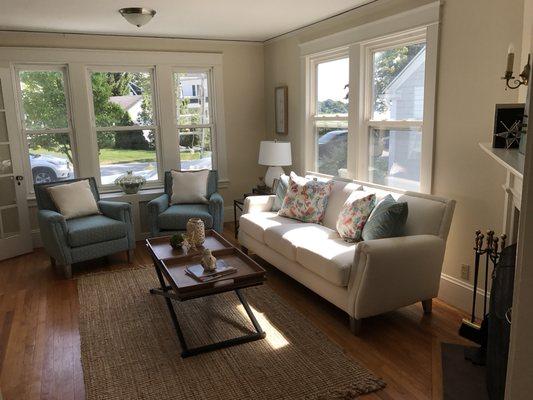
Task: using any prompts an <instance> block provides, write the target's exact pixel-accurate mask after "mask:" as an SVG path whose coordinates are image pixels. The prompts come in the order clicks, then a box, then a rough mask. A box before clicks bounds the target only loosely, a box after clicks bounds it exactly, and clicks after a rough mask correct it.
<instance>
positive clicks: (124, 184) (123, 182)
mask: <svg viewBox="0 0 533 400" xmlns="http://www.w3.org/2000/svg"><path fill="white" fill-rule="evenodd" d="M145 183H146V179H144V177H142V176H140V175H133V171H127V172H126V174H124V175H122V176H119V177H118V178H117V179H115V185H117V186H120V188H121V189H122V191H123V192H124V193H126V194H135V193H137V192H138V191H139V190H140V189H141V188H142V187H143V186H144V184H145Z"/></svg>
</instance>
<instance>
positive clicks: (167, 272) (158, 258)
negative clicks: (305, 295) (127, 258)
mask: <svg viewBox="0 0 533 400" xmlns="http://www.w3.org/2000/svg"><path fill="white" fill-rule="evenodd" d="M146 246H147V247H148V250H149V252H150V254H151V256H152V259H153V261H154V267H155V272H156V274H157V277H158V279H159V283H160V284H161V287H160V288H157V289H151V290H150V293H152V294H156V295H159V296H163V297H164V298H165V301H166V303H167V307H168V311H169V313H170V317H171V319H172V323H173V324H174V328H175V329H176V333H177V335H178V339H179V341H180V344H181V349H182V352H181V356H182V357H184V358H185V357H190V356H194V355H196V354H200V353H206V352H209V351H213V350H218V349H223V348H226V347H230V346H235V345H238V344H242V343H247V342H252V341H254V340H260V339H263V338H264V337H265V336H266V335H265V332H264V331H263V330H262V329H261V326H260V325H259V323H258V322H257V319H256V318H255V316H254V314H253V312H252V310H251V308H250V306H249V305H248V302H247V301H246V299H245V297H244V295H243V294H242V293H241V291H240V290H241V289H244V288H247V287H251V286H258V285H262V284H263V282H264V281H265V279H266V278H265V270H264V269H263V268H262V267H261V266H260V265H259V264H257V263H256V262H255V261H254V260H252V259H251V258H250V257H248V256H247V255H246V254H244V253H243V252H242V251H240V250H239V249H237V248H236V247H235V246H233V245H232V244H231V243H230V242H228V241H227V240H226V239H224V238H223V237H222V236H221V235H220V234H218V233H217V232H215V231H212V230H210V231H206V240H205V242H204V245H203V246H202V247H200V248H198V250H197V251H192V252H189V253H186V252H185V251H183V250H175V249H173V248H172V247H171V246H170V236H166V237H156V238H148V239H146ZM205 248H207V249H210V250H211V252H212V254H213V255H214V256H215V257H216V258H217V259H222V260H224V261H226V263H227V264H228V265H230V266H232V267H235V268H237V272H235V273H233V274H231V275H227V276H224V277H222V278H220V279H218V280H216V281H212V282H198V281H196V280H195V279H193V278H191V277H190V276H188V275H186V274H185V268H186V267H187V266H190V265H192V264H197V263H199V261H200V258H201V256H200V254H201V251H202V250H203V249H205ZM229 291H235V293H236V294H237V297H238V298H239V300H240V302H241V303H242V305H243V307H244V309H245V310H246V313H247V314H248V317H249V318H250V320H251V321H252V324H253V325H254V328H255V332H254V333H252V334H249V335H244V336H240V337H236V338H232V339H228V340H224V341H221V342H217V343H211V344H208V345H205V346H199V347H194V348H189V347H188V346H187V342H186V340H185V337H184V335H183V332H182V330H181V328H180V324H179V321H178V316H177V315H176V312H175V310H174V307H173V305H172V300H176V301H187V300H191V299H196V298H198V297H204V296H212V295H215V294H219V293H225V292H229Z"/></svg>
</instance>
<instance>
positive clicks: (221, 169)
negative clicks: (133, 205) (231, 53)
mask: <svg viewBox="0 0 533 400" xmlns="http://www.w3.org/2000/svg"><path fill="white" fill-rule="evenodd" d="M95 60H96V62H95ZM145 60H149V64H148V65H147V63H146V61H145ZM0 64H1V65H6V66H9V69H10V74H11V80H12V84H13V89H14V90H17V89H16V87H17V71H16V69H15V67H16V66H19V65H20V66H33V65H35V66H39V67H42V68H44V67H49V66H54V68H59V67H63V68H65V69H66V75H65V79H66V81H65V85H66V86H67V87H68V93H67V94H68V96H69V101H70V104H69V110H70V121H71V127H72V135H71V146H72V151H73V158H74V161H75V163H74V171H75V173H76V176H95V177H96V176H99V175H100V170H99V162H98V158H97V157H98V149H97V146H96V144H97V141H96V133H95V132H96V131H95V129H93V126H94V124H93V123H92V107H93V105H92V88H91V85H90V82H89V80H88V79H87V77H88V73H87V68H88V67H91V66H97V67H101V68H102V69H107V68H117V66H120V67H121V68H125V67H127V68H132V69H133V70H137V69H139V68H154V70H155V72H154V74H153V78H152V79H153V80H154V88H153V96H154V99H153V102H154V106H155V108H154V117H155V118H156V120H157V121H158V122H157V123H158V126H159V132H160V134H159V139H160V143H158V147H159V149H160V150H159V152H158V154H157V155H158V156H160V159H158V167H159V168H160V171H161V173H160V175H159V177H160V179H161V181H160V182H159V187H158V188H157V190H160V188H162V186H163V182H162V179H163V176H162V175H163V171H167V170H170V169H176V168H177V167H178V166H179V154H178V153H179V152H178V151H177V149H178V138H177V134H176V122H177V120H176V118H175V114H176V107H175V97H174V86H173V71H174V69H176V68H181V67H186V68H187V69H193V68H199V69H211V70H212V82H213V83H212V85H213V88H214V89H213V91H212V93H211V94H210V95H211V99H210V100H211V104H212V107H213V108H214V109H216V112H215V113H213V118H214V119H213V121H216V135H214V136H213V139H212V140H213V142H214V143H213V145H212V146H213V153H214V154H213V159H214V164H213V168H215V167H216V168H217V170H218V176H219V188H224V187H227V186H228V185H229V180H228V175H227V173H228V171H227V154H226V139H225V114H224V88H223V65H222V64H223V55H222V54H220V53H189V52H157V51H128V50H88V49H59V48H30V47H0ZM16 101H17V103H18V102H20V95H19V96H17V99H16ZM156 104H158V106H156ZM17 106H18V107H19V109H20V105H19V104H17ZM17 114H18V121H17V122H18V124H19V131H20V132H22V124H21V119H20V113H17ZM21 135H22V133H21ZM21 143H24V144H25V143H26V142H25V140H24V139H23V140H22V142H21ZM24 147H25V150H24V151H26V152H27V151H28V148H27V146H26V145H25V146H24ZM29 172H31V171H30V168H29V158H28V161H26V165H25V175H26V178H27V179H26V181H27V195H28V197H29V198H33V197H34V195H33V193H32V192H33V180H32V177H31V173H29ZM154 188H155V187H154ZM117 190H118V189H117V188H115V187H110V186H105V187H101V192H102V193H105V192H114V191H117Z"/></svg>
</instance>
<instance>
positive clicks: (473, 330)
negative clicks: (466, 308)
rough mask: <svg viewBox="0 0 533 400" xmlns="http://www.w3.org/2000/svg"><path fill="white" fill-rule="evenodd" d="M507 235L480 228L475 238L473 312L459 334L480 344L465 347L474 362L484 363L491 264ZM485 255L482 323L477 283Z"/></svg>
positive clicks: (503, 246)
mask: <svg viewBox="0 0 533 400" xmlns="http://www.w3.org/2000/svg"><path fill="white" fill-rule="evenodd" d="M506 239H507V236H506V235H505V234H503V235H501V236H500V238H498V237H494V231H492V230H489V231H487V236H486V237H485V235H483V234H482V233H481V231H480V230H477V231H476V234H475V239H474V290H473V295H472V314H471V316H470V319H467V318H465V319H463V321H462V323H461V327H460V328H459V335H461V336H462V337H464V338H466V339H468V340H471V341H473V342H474V343H477V344H479V345H480V347H479V348H474V349H471V348H470V349H465V357H466V358H467V359H469V360H471V361H472V362H473V363H474V364H479V365H484V364H485V354H486V345H487V324H488V314H487V292H488V279H489V266H490V264H491V263H492V264H493V267H494V266H495V265H496V264H497V262H498V260H499V258H500V255H501V250H503V249H504V248H505V241H506ZM483 255H484V256H485V283H484V295H483V319H482V321H481V324H477V323H476V298H477V285H478V280H479V267H480V262H481V257H482V256H483Z"/></svg>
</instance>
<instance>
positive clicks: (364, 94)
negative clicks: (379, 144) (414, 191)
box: [300, 2, 440, 193]
mask: <svg viewBox="0 0 533 400" xmlns="http://www.w3.org/2000/svg"><path fill="white" fill-rule="evenodd" d="M439 8H440V5H439V3H438V2H434V3H430V4H427V5H424V6H421V7H418V8H416V9H413V10H410V11H407V12H404V13H401V14H397V15H394V16H391V17H387V18H384V19H381V20H378V21H374V22H372V23H369V24H364V25H361V26H357V27H355V28H351V29H348V30H346V31H342V32H338V33H335V34H332V35H329V36H325V37H322V38H319V39H315V40H311V41H309V42H306V43H302V44H301V45H300V50H301V70H302V91H301V98H302V104H304V110H303V114H302V115H303V118H302V124H303V126H304V129H303V138H302V143H303V146H302V153H303V154H302V158H303V168H302V169H303V170H305V171H316V162H315V160H316V144H315V141H316V139H315V137H314V120H313V116H314V105H313V103H314V102H315V100H314V99H315V97H316V89H315V88H314V85H315V83H314V79H315V78H314V64H316V62H317V60H320V59H323V57H327V56H328V54H329V55H331V54H335V53H336V52H339V51H341V52H342V51H345V49H346V48H348V53H349V62H350V82H349V85H350V86H349V87H350V102H349V113H348V115H349V119H348V155H347V168H348V171H347V177H348V178H352V179H357V180H360V181H368V161H369V154H368V153H369V152H368V144H369V123H370V114H369V111H368V108H369V107H371V105H372V103H371V91H370V92H369V90H368V82H369V80H368V77H369V76H370V72H369V71H371V70H372V65H370V64H369V62H370V61H371V60H369V59H370V57H369V56H368V54H369V52H370V51H371V50H372V49H373V48H379V47H380V46H381V47H386V46H387V45H390V46H391V47H394V44H395V43H396V45H398V44H399V43H404V42H409V41H410V40H415V41H416V40H418V41H420V40H419V39H420V38H421V37H425V41H426V59H425V82H424V114H423V123H422V124H418V123H416V122H413V121H402V122H400V123H396V124H395V125H394V127H400V126H402V125H403V127H404V128H409V127H413V126H415V127H416V126H420V125H421V129H422V149H421V150H422V151H421V162H420V164H421V166H420V192H424V193H431V191H432V169H433V151H434V150H433V144H434V111H435V91H436V75H437V53H438V33H439V13H440V11H439ZM372 124H375V126H380V127H385V126H386V122H381V121H372Z"/></svg>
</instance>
